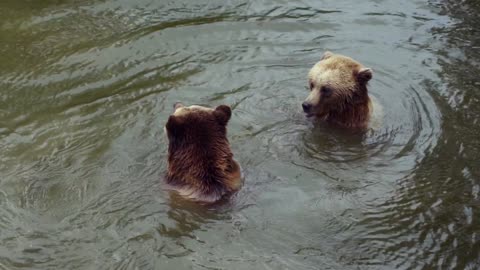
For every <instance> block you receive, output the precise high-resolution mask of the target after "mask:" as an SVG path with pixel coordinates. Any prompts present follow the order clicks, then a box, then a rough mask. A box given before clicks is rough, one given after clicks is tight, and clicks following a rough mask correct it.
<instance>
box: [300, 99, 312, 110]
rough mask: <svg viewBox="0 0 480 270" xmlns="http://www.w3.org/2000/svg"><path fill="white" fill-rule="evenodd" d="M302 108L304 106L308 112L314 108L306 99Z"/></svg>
mask: <svg viewBox="0 0 480 270" xmlns="http://www.w3.org/2000/svg"><path fill="white" fill-rule="evenodd" d="M302 108H303V111H304V112H306V113H308V112H310V109H311V108H312V104H310V103H308V102H306V101H305V102H303V103H302Z"/></svg>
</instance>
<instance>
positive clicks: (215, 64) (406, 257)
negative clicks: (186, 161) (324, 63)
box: [0, 0, 480, 269]
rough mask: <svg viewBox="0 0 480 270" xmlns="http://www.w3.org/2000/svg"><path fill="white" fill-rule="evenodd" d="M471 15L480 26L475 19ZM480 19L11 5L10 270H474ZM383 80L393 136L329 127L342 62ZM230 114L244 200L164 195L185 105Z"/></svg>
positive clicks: (452, 7)
mask: <svg viewBox="0 0 480 270" xmlns="http://www.w3.org/2000/svg"><path fill="white" fill-rule="evenodd" d="M467 7H468V8H467ZM475 10H477V11H480V10H478V6H477V5H476V4H475V2H474V1H467V2H462V3H456V2H455V3H454V2H448V1H447V2H441V3H439V4H437V3H433V2H432V3H427V2H425V3H423V2H418V1H406V2H405V1H404V2H398V1H393V0H392V1H383V2H382V4H381V5H380V4H379V3H378V1H367V2H362V3H360V2H359V3H352V1H336V2H330V1H306V2H305V1H304V2H298V1H293V2H288V3H283V2H282V3H280V2H278V1H269V2H245V1H232V2H228V3H225V2H224V1H200V2H196V3H191V2H188V1H174V2H165V1H155V2H152V1H143V0H141V1H80V2H78V1H73V2H72V1H43V2H41V3H40V2H38V3H33V2H30V1H15V2H12V1H6V2H5V1H4V2H2V3H1V4H0V15H1V16H0V35H1V36H2V42H1V43H0V51H1V52H2V53H1V56H0V60H1V61H0V147H1V149H2V151H1V152H0V206H1V207H0V228H1V233H0V265H2V266H4V267H6V268H9V269H75V268H78V269H90V268H92V267H93V268H98V266H99V265H101V266H102V267H101V268H105V269H191V268H192V267H194V268H213V269H218V268H232V267H233V268H245V269H271V268H273V269H283V268H288V269H317V268H318V267H319V265H321V266H322V267H323V268H325V269H359V268H362V269H430V268H442V269H443V268H453V269H454V268H456V269H475V267H476V265H477V264H478V263H479V261H478V257H479V256H478V252H479V248H480V247H479V246H478V243H480V241H479V239H478V237H479V236H478V231H479V224H478V221H479V220H480V219H479V216H478V197H479V193H480V188H479V186H480V185H479V183H478V179H479V177H478V175H479V171H478V166H476V163H478V160H480V157H479V156H478V154H477V153H478V152H479V151H478V150H479V147H478V139H477V138H476V137H477V134H478V132H479V130H478V128H477V127H478V119H479V116H480V106H479V104H478V100H480V98H479V97H478V93H477V92H478V91H476V90H477V88H478V87H477V86H478V85H477V82H476V80H477V79H476V74H477V72H476V71H478V63H479V62H480V59H478V55H479V54H478V51H477V47H478V46H477V45H478V44H477V43H478V40H477V38H476V37H477V36H478V35H475V34H476V31H477V30H476V29H477V27H476V25H477V24H478V18H477V16H475V14H477V13H475ZM327 49H328V50H332V51H336V52H341V53H342V54H346V55H351V56H354V57H355V58H356V59H359V61H360V62H362V63H365V65H366V66H370V67H372V68H373V70H374V79H373V80H372V81H371V86H370V88H369V89H370V92H371V94H372V95H373V96H375V98H377V99H378V101H379V103H380V104H382V106H383V108H384V118H383V123H382V125H381V127H380V128H379V129H375V130H371V131H369V132H367V133H362V134H352V133H350V132H348V131H345V130H338V129H334V128H331V127H328V126H322V125H313V124H312V123H311V122H309V121H308V120H307V119H305V118H304V116H303V114H302V112H301V108H300V104H301V101H302V100H303V99H304V97H305V95H306V92H305V90H304V85H305V83H306V74H307V72H308V69H309V68H310V67H311V66H312V65H313V64H314V63H315V62H317V60H318V58H319V57H320V56H321V54H322V52H323V51H325V50H327ZM179 100H181V101H183V102H185V103H189V104H205V105H209V106H215V105H218V104H230V105H231V106H232V108H233V109H234V110H233V117H232V120H231V121H230V123H229V138H230V142H231V145H232V151H233V153H234V154H235V158H236V159H237V160H239V162H240V163H241V164H242V167H243V169H244V174H245V180H246V181H245V186H244V187H243V189H242V190H241V191H240V192H239V193H238V194H236V196H235V197H234V198H232V200H231V201H229V202H228V203H227V204H224V205H221V206H219V207H214V208H211V207H205V206H201V205H197V204H192V203H189V202H187V201H184V200H181V199H179V198H175V197H170V195H169V193H168V192H166V191H165V190H163V189H162V187H161V185H160V183H161V181H160V177H161V176H162V175H163V172H164V170H165V166H166V163H165V158H166V141H165V138H164V135H163V125H164V124H165V121H166V119H167V118H168V115H169V114H170V105H169V104H172V103H173V102H174V101H179Z"/></svg>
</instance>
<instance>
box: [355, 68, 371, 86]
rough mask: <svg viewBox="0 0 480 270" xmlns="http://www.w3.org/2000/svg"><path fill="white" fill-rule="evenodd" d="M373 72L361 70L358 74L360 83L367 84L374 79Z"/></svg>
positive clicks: (367, 69) (368, 69) (366, 69)
mask: <svg viewBox="0 0 480 270" xmlns="http://www.w3.org/2000/svg"><path fill="white" fill-rule="evenodd" d="M372 75H373V74H372V70H371V69H370V68H361V69H360V70H359V71H358V73H357V80H358V81H359V82H360V83H364V84H365V83H367V82H368V81H370V79H372Z"/></svg>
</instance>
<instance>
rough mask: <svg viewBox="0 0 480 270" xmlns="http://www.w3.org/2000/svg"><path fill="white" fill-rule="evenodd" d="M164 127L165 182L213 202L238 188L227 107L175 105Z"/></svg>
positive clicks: (189, 196)
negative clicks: (228, 136) (165, 149)
mask: <svg viewBox="0 0 480 270" xmlns="http://www.w3.org/2000/svg"><path fill="white" fill-rule="evenodd" d="M174 109H175V112H174V113H173V114H172V115H171V116H170V117H169V119H168V121H167V124H166V126H165V129H166V132H167V136H168V143H169V145H168V171H167V175H166V179H165V180H166V183H167V184H168V186H169V187H170V188H172V189H174V190H176V191H178V193H179V194H180V195H182V196H184V197H187V198H190V199H194V200H198V201H204V202H214V201H217V200H219V199H220V198H222V197H224V196H225V195H228V194H231V193H233V192H235V191H237V190H239V189H240V187H241V185H242V179H241V172H240V166H239V164H238V163H237V162H236V161H235V160H234V159H233V154H232V152H231V149H230V144H229V142H228V139H227V128H226V126H227V123H228V121H229V120H230V117H231V109H230V107H228V106H226V105H221V106H218V107H217V108H215V109H211V108H207V107H202V106H195V105H194V106H190V107H185V106H183V105H182V104H179V103H177V104H175V108H174Z"/></svg>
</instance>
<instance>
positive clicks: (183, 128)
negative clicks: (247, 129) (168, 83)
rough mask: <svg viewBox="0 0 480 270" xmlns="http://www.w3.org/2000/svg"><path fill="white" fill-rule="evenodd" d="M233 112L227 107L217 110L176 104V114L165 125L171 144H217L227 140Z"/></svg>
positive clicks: (217, 108) (221, 106)
mask: <svg viewBox="0 0 480 270" xmlns="http://www.w3.org/2000/svg"><path fill="white" fill-rule="evenodd" d="M231 116H232V111H231V109H230V107H228V106H227V105H220V106H218V107H216V108H215V109H212V108H208V107H203V106H198V105H192V106H189V107H186V106H184V105H183V104H182V103H179V102H178V103H175V104H174V113H173V114H172V115H170V117H169V118H168V121H167V124H166V125H165V128H166V131H167V136H168V140H169V142H170V144H171V145H172V143H173V144H174V145H175V144H183V143H193V144H196V143H198V142H201V143H202V144H207V143H208V142H215V141H216V140H223V139H226V126H227V123H228V121H229V120H230V117H231Z"/></svg>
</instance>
